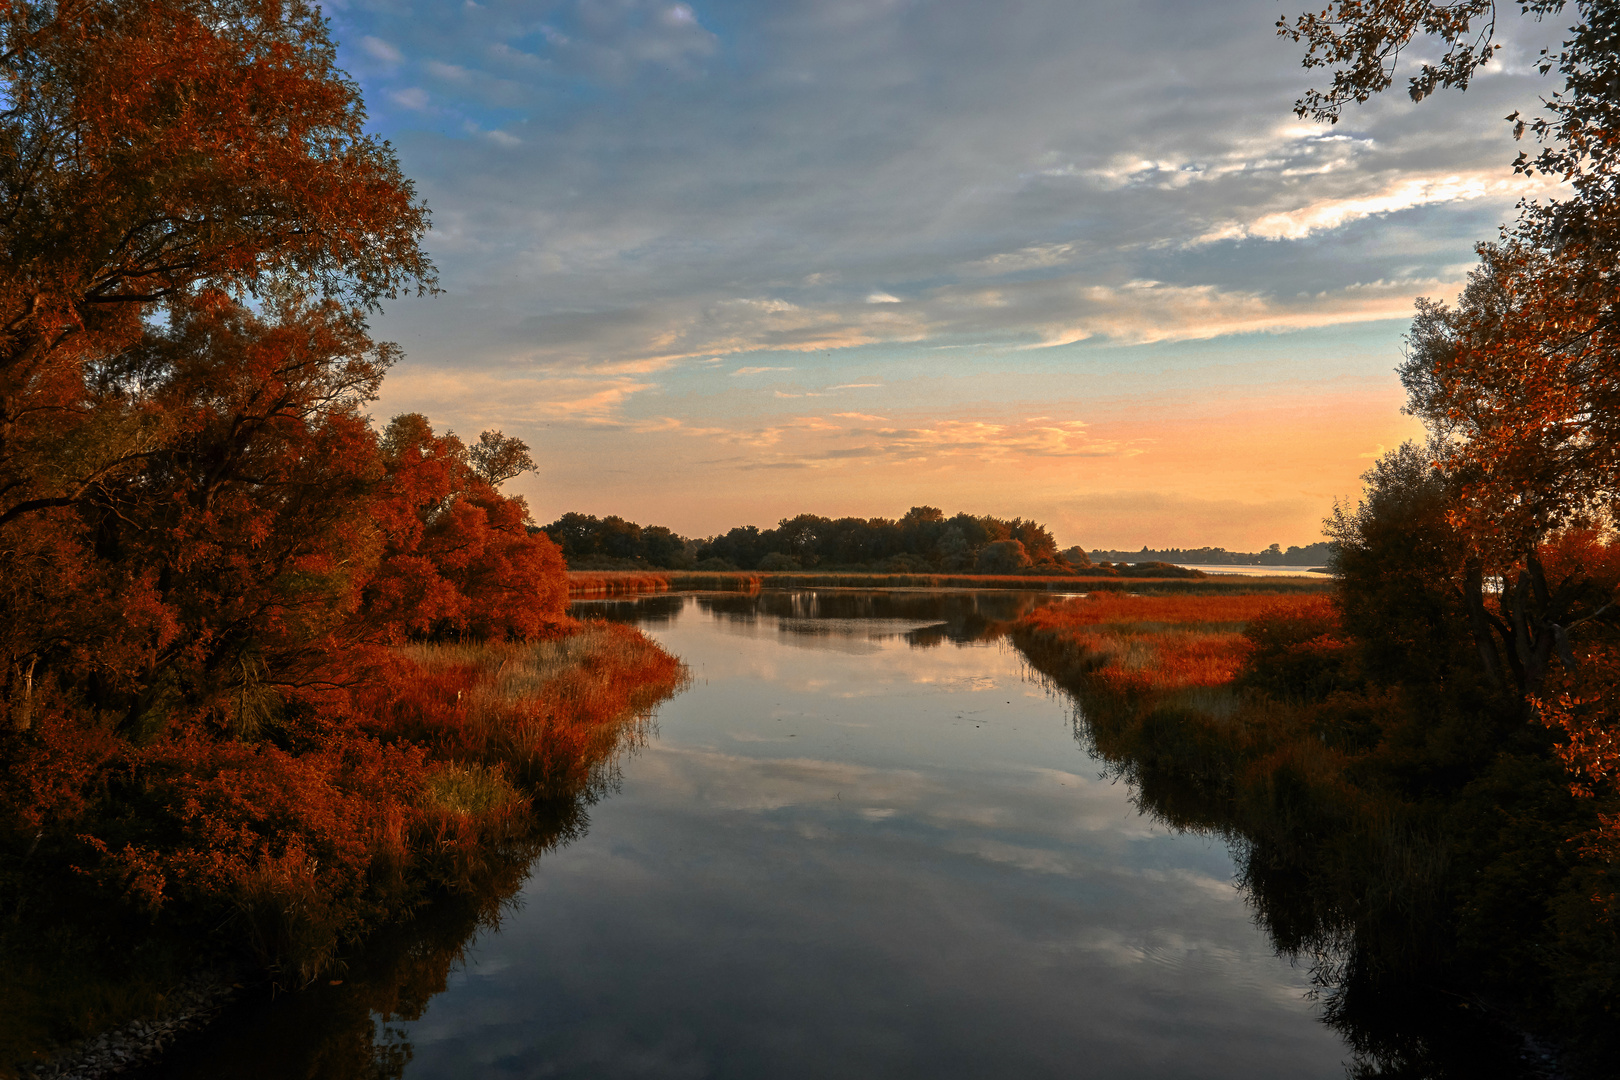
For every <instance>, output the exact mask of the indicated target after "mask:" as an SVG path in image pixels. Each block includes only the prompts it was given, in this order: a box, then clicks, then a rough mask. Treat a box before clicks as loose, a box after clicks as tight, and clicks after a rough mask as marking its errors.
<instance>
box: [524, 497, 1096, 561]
mask: <svg viewBox="0 0 1620 1080" xmlns="http://www.w3.org/2000/svg"><path fill="white" fill-rule="evenodd" d="M543 531H544V532H545V533H546V535H547V536H549V537H550V538H551V540H552V541H553V542H554V543H555V544H556V545H557V546H558V547H559V548H561V549H562V553H563V558H564V559H565V560H566V561H567V563H568V565H569V567H570V568H571V569H585V570H601V569H619V568H632V567H637V566H648V567H657V568H660V569H672V570H687V569H696V570H766V571H771V570H810V569H821V570H834V569H837V570H845V569H847V570H883V571H887V572H890V573H939V572H947V573H981V574H1016V573H1021V572H1031V573H1072V572H1074V571H1079V570H1090V569H1094V567H1093V565H1092V561H1091V559H1090V558H1089V557H1088V556H1087V554H1086V552H1085V551H1084V550H1082V549H1081V548H1078V547H1071V548H1068V549H1066V550H1063V551H1059V550H1058V546H1057V541H1056V540H1055V539H1054V538H1053V536H1052V534H1051V532H1049V531H1048V530H1047V528H1046V526H1044V525H1042V524H1040V523H1039V522H1037V521H1032V520H1027V519H1025V518H1012V519H1003V518H998V517H994V516H992V515H982V516H981V515H974V514H968V513H959V514H956V515H954V516H952V517H949V518H947V517H946V516H945V512H944V511H943V510H940V509H939V508H937V507H933V506H913V507H912V508H911V509H910V510H908V511H906V513H905V514H904V515H903V516H902V517H900V518H898V519H895V518H882V517H873V518H859V517H843V518H826V517H821V516H820V515H817V514H799V515H798V516H796V517H791V518H783V519H782V520H781V521H779V522H778V523H777V526H776V528H774V529H760V528H759V527H758V526H757V525H743V526H738V527H737V528H734V529H731V530H729V531H727V532H725V533H722V534H720V535H718V536H712V537H709V538H707V539H703V540H693V539H688V538H686V537H682V536H679V535H677V534H676V533H674V532H672V531H671V530H669V529H667V528H664V527H663V526H659V525H652V526H641V525H637V524H636V523H635V522H633V521H626V520H625V519H623V518H620V517H612V516H610V517H606V518H600V519H599V518H596V517H593V516H590V515H586V514H573V513H570V514H564V515H563V516H562V517H560V518H558V519H557V520H556V521H554V522H552V523H551V524H549V525H546V526H544V527H543Z"/></svg>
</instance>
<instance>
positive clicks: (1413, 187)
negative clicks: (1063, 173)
mask: <svg viewBox="0 0 1620 1080" xmlns="http://www.w3.org/2000/svg"><path fill="white" fill-rule="evenodd" d="M1555 186H1556V185H1555V184H1553V183H1550V182H1548V181H1547V180H1546V179H1545V178H1542V177H1539V176H1538V177H1533V178H1526V177H1520V176H1515V175H1512V174H1508V175H1506V176H1504V175H1503V174H1502V170H1500V169H1489V170H1486V169H1481V170H1475V171H1473V172H1470V173H1467V174H1456V173H1453V174H1450V175H1445V176H1401V177H1398V178H1394V179H1391V180H1390V181H1389V182H1388V183H1386V184H1384V185H1383V186H1382V187H1380V188H1378V189H1376V190H1373V191H1369V192H1366V193H1364V194H1360V195H1356V196H1353V197H1350V198H1328V199H1319V200H1317V201H1314V202H1310V203H1307V204H1305V205H1303V206H1300V207H1297V208H1295V209H1291V210H1282V211H1276V212H1272V213H1267V214H1261V215H1260V216H1258V217H1256V218H1253V219H1252V220H1249V221H1228V222H1225V223H1223V224H1221V225H1217V226H1216V227H1215V228H1213V229H1210V230H1209V231H1208V232H1206V233H1204V234H1203V235H1202V236H1199V237H1197V238H1196V239H1195V240H1194V241H1193V243H1200V244H1208V243H1214V242H1216V241H1220V240H1242V239H1246V238H1249V237H1255V238H1258V239H1262V240H1303V239H1305V238H1306V237H1308V236H1311V235H1312V234H1314V233H1319V232H1324V231H1328V230H1332V229H1337V228H1340V227H1342V226H1344V225H1345V224H1347V223H1349V222H1352V221H1359V220H1361V219H1362V218H1368V217H1373V216H1374V215H1378V214H1392V213H1396V212H1398V211H1401V210H1410V209H1412V208H1414V207H1419V206H1429V205H1432V204H1435V203H1456V202H1471V201H1474V200H1477V199H1485V198H1491V199H1496V200H1498V201H1505V200H1510V199H1517V198H1521V197H1526V196H1535V195H1538V194H1545V193H1546V192H1548V191H1550V190H1551V189H1552V188H1553V187H1555Z"/></svg>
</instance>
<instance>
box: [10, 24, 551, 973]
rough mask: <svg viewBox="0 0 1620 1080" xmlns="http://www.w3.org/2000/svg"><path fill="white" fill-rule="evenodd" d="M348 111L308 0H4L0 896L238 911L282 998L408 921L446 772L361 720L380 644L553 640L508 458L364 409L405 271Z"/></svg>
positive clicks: (516, 463)
mask: <svg viewBox="0 0 1620 1080" xmlns="http://www.w3.org/2000/svg"><path fill="white" fill-rule="evenodd" d="M364 121H365V113H364V109H363V105H362V102H361V100H360V95H359V91H358V88H357V87H356V86H355V85H354V83H353V82H352V81H351V80H350V79H349V78H348V77H347V76H346V75H344V73H343V72H341V71H340V70H338V69H337V67H336V66H335V47H334V45H333V43H332V42H331V40H330V38H329V37H328V34H327V26H326V24H325V22H324V21H323V20H322V19H321V18H320V17H319V14H318V12H317V11H316V10H315V9H314V8H312V7H311V6H309V5H307V4H304V3H300V2H277V0H262V2H257V0H117V2H108V0H84V2H74V0H64V2H61V3H56V4H52V5H41V4H25V3H8V2H5V0H0V199H3V200H4V202H5V207H6V212H5V213H4V214H0V241H3V242H0V610H3V611H4V613H5V616H6V617H5V619H3V620H0V855H3V856H5V857H4V858H0V894H3V896H4V898H5V900H4V902H5V905H6V908H7V910H8V911H12V912H16V911H21V910H22V908H23V900H24V899H28V898H33V899H34V902H35V903H36V906H37V905H39V904H44V903H46V898H47V897H48V898H50V899H49V902H50V903H51V904H53V905H56V906H58V907H71V906H72V905H74V904H79V905H82V907H83V908H84V909H85V910H89V911H93V912H95V913H96V915H97V917H101V916H105V917H106V919H107V920H110V921H111V920H116V918H117V917H118V913H120V912H123V913H126V914H128V913H129V912H138V913H139V915H138V920H144V921H145V922H144V925H146V926H148V928H149V927H150V925H151V923H150V920H151V919H152V918H165V917H173V918H176V919H178V920H180V923H179V924H180V925H185V923H184V917H185V915H184V913H185V912H190V913H193V915H195V913H198V912H203V913H207V914H208V915H209V919H208V925H209V926H210V927H212V926H220V925H224V924H223V923H222V922H221V912H222V911H223V912H227V913H233V914H232V915H231V918H232V919H237V920H239V923H245V925H246V926H247V927H248V928H249V932H250V934H251V935H252V936H254V937H255V938H257V939H258V944H259V946H260V953H261V955H262V956H264V957H267V958H269V960H273V959H274V958H275V957H277V956H283V955H289V953H288V950H292V951H295V952H298V953H299V955H301V956H302V957H303V958H304V959H303V960H300V961H299V963H300V964H301V965H303V966H302V967H301V968H300V970H301V971H302V972H303V974H302V975H301V976H300V977H307V976H308V974H309V972H310V971H312V970H314V969H315V967H318V966H319V965H320V964H322V963H324V962H326V961H325V960H324V959H322V958H323V957H325V958H329V957H330V956H331V955H332V949H334V948H335V947H336V943H337V942H338V941H339V940H341V939H342V938H343V937H344V936H345V935H350V934H352V933H355V932H358V931H357V928H358V927H359V926H360V925H361V924H362V923H364V922H365V921H367V920H371V921H373V922H374V921H375V920H376V919H378V918H382V917H386V916H387V915H388V913H390V912H393V913H397V912H398V911H400V910H404V908H405V906H406V905H408V904H409V903H411V902H414V901H413V900H412V899H411V898H410V895H409V894H410V890H411V888H412V887H414V886H411V885H410V884H409V883H408V882H405V881H404V878H403V877H402V874H401V871H400V868H401V867H402V866H404V865H405V864H406V863H407V862H408V861H409V859H410V858H411V857H413V854H412V852H413V849H412V848H411V843H412V842H413V841H412V840H411V837H412V836H413V835H414V834H413V833H412V832H411V830H412V829H413V828H417V827H420V826H422V815H423V814H424V813H425V811H423V810H422V803H421V795H422V792H423V791H424V790H426V785H428V784H429V782H430V780H431V778H432V776H433V775H435V774H434V772H433V769H434V768H445V767H448V766H446V765H445V763H443V762H437V763H431V762H430V761H429V759H428V755H427V751H426V749H424V747H423V746H421V745H418V744H416V743H414V742H412V741H411V739H409V738H408V737H406V736H404V735H402V734H401V733H400V732H398V731H390V730H386V729H384V728H381V727H379V726H378V725H377V724H375V723H371V722H370V721H372V720H374V717H369V716H368V717H361V716H360V715H359V709H358V707H357V706H356V705H355V695H356V694H361V695H363V696H364V697H365V700H366V701H367V703H368V704H371V705H378V706H379V711H383V710H385V709H386V707H387V705H388V704H389V701H390V700H391V699H392V698H397V697H400V696H403V695H407V694H409V693H411V692H413V689H414V688H413V687H412V686H411V685H409V684H410V680H412V679H415V678H418V677H420V676H422V675H423V672H422V671H420V670H419V669H417V668H415V667H413V666H412V665H411V664H410V663H409V662H407V661H403V660H401V659H399V658H398V657H397V656H392V655H390V654H386V653H385V652H384V651H383V650H382V646H383V645H385V644H387V643H391V642H397V641H399V640H401V639H403V638H408V637H423V636H429V635H445V634H452V635H455V636H458V637H460V636H466V637H488V638H500V639H507V638H534V637H539V636H545V635H548V634H555V633H560V632H563V631H565V630H567V629H569V628H570V626H571V624H570V622H569V621H568V620H567V618H566V616H565V615H564V613H563V611H564V605H565V603H566V586H565V579H564V576H563V571H562V566H561V560H560V557H559V555H558V553H557V551H556V548H555V547H554V545H552V544H551V542H550V541H549V540H548V539H547V538H546V537H544V536H543V535H531V533H530V532H529V523H528V515H527V509H526V507H525V506H524V505H523V503H522V501H521V500H520V499H515V498H509V497H507V496H505V495H503V494H501V493H500V491H499V490H498V487H499V485H500V484H501V483H502V482H503V481H506V480H509V479H511V478H512V477H513V476H515V475H518V474H519V473H521V472H522V471H525V470H526V469H530V468H533V460H532V457H531V456H530V455H529V453H528V448H527V447H525V446H523V444H522V443H521V442H519V441H517V440H513V439H507V438H505V437H503V436H501V435H500V433H498V432H488V433H485V435H484V436H483V437H481V438H480V440H479V442H478V443H477V444H476V446H474V447H473V448H471V449H468V448H466V447H463V446H462V444H461V443H460V442H459V440H456V439H455V438H454V437H453V436H451V435H448V434H446V435H438V434H435V433H434V432H433V431H432V430H431V429H430V428H429V427H428V425H427V423H426V421H425V420H423V419H422V418H420V417H406V418H402V419H401V420H400V421H399V422H397V423H396V424H395V425H393V427H392V428H390V431H389V434H388V436H387V438H384V437H383V436H382V435H380V434H379V432H378V431H377V430H376V429H375V428H374V426H373V425H372V423H371V420H370V418H369V417H368V416H367V415H366V414H365V409H366V408H367V407H368V406H369V405H370V403H371V402H372V401H373V400H375V397H376V393H377V388H378V385H379V382H380V380H381V379H382V377H383V375H384V373H385V372H386V371H387V369H388V367H389V365H390V364H391V363H392V361H393V359H394V357H395V355H396V353H397V350H396V349H395V348H394V346H392V345H389V344H387V343H379V342H375V341H373V340H372V339H371V337H370V335H369V330H368V327H367V323H366V318H367V315H368V313H369V312H371V311H372V310H374V309H375V308H376V306H377V305H378V304H379V303H380V301H382V300H384V299H387V298H389V297H394V296H397V295H398V294H399V293H400V292H402V291H406V290H416V291H419V292H420V291H431V290H432V289H433V287H434V277H433V267H432V265H431V263H430V261H429V260H428V258H427V255H426V254H425V253H424V252H423V251H422V249H421V246H420V245H421V240H422V237H423V235H424V233H425V230H426V229H427V225H428V216H427V211H426V209H425V208H424V207H423V206H422V205H421V204H420V203H419V202H418V201H417V199H416V197H415V194H414V191H413V189H412V187H411V184H410V182H409V181H408V180H406V179H405V178H404V177H403V176H402V175H401V173H400V171H399V167H398V163H397V161H396V160H395V157H394V154H393V151H392V149H391V148H390V147H389V146H388V145H387V144H386V143H383V142H381V141H379V140H377V139H375V138H373V137H372V136H370V135H367V134H366V133H365V131H364ZM413 590H414V591H413ZM389 597H393V598H395V599H397V600H399V602H397V603H396V602H390V601H389V599H388V598H389ZM400 598H403V599H400ZM469 835H470V834H469ZM25 866H26V867H27V868H28V874H26V875H25V874H22V872H21V871H20V870H19V869H18V868H19V867H25ZM390 868H391V869H390ZM29 875H33V876H29ZM12 889H16V890H18V891H17V893H15V894H14V893H12V892H11V891H9V890H12ZM390 890H392V891H390ZM322 912H324V913H325V914H320V913H322ZM312 919H313V920H315V922H317V923H319V924H320V925H319V926H313V925H312V924H311V923H310V920H312ZM300 920H302V921H301V922H300ZM228 921H229V920H227V922H228ZM294 924H298V925H304V926H305V927H306V929H307V930H309V936H308V937H307V939H305V941H304V944H303V945H299V946H297V947H296V948H294V945H293V944H292V943H290V942H287V941H282V942H281V943H280V944H277V943H276V942H277V940H279V939H277V938H276V934H278V933H281V932H282V931H284V930H285V929H286V928H287V927H288V926H290V925H294ZM233 925H237V924H233ZM278 927H279V928H280V929H279V930H278V929H277V928H278ZM3 944H4V942H0V945H3ZM267 962H268V961H267ZM310 965H314V967H311V966H310Z"/></svg>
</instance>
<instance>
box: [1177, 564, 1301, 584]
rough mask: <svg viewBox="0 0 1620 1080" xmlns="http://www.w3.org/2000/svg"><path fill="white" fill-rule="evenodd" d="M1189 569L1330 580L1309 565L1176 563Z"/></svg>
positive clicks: (1246, 575) (1256, 575) (1212, 572)
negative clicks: (1312, 571) (1316, 572)
mask: <svg viewBox="0 0 1620 1080" xmlns="http://www.w3.org/2000/svg"><path fill="white" fill-rule="evenodd" d="M1174 565H1176V566H1185V567H1186V568H1187V569H1189V570H1202V571H1203V572H1204V573H1206V574H1242V575H1244V576H1245V577H1308V578H1315V579H1316V580H1318V581H1331V580H1333V575H1331V574H1313V573H1311V567H1309V566H1231V565H1228V564H1224V563H1222V564H1211V563H1176V564H1174Z"/></svg>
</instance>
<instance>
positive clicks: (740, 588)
mask: <svg viewBox="0 0 1620 1080" xmlns="http://www.w3.org/2000/svg"><path fill="white" fill-rule="evenodd" d="M1331 587H1332V583H1331V582H1330V581H1326V580H1321V581H1318V580H1313V579H1309V578H1294V577H1277V578H1111V577H1086V576H1076V575H1048V576H1041V575H1036V574H899V573H896V574H887V573H861V572H849V573H838V572H828V573H815V572H810V571H777V572H761V571H730V572H724V571H717V572H696V571H682V570H668V571H651V572H648V571H629V570H626V571H613V570H575V571H570V572H569V575H568V595H569V597H570V598H571V599H575V600H587V599H601V598H610V597H615V596H635V595H643V594H649V593H663V592H704V591H707V592H743V593H755V592H759V591H760V590H762V589H813V588H814V589H975V590H979V589H1016V590H1021V591H1034V592H1088V593H1118V594H1126V593H1166V594H1174V595H1186V596H1201V595H1208V596H1225V595H1232V594H1241V595H1262V594H1263V595H1280V596H1290V595H1303V594H1319V593H1322V592H1325V591H1326V590H1328V589H1329V588H1331Z"/></svg>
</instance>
